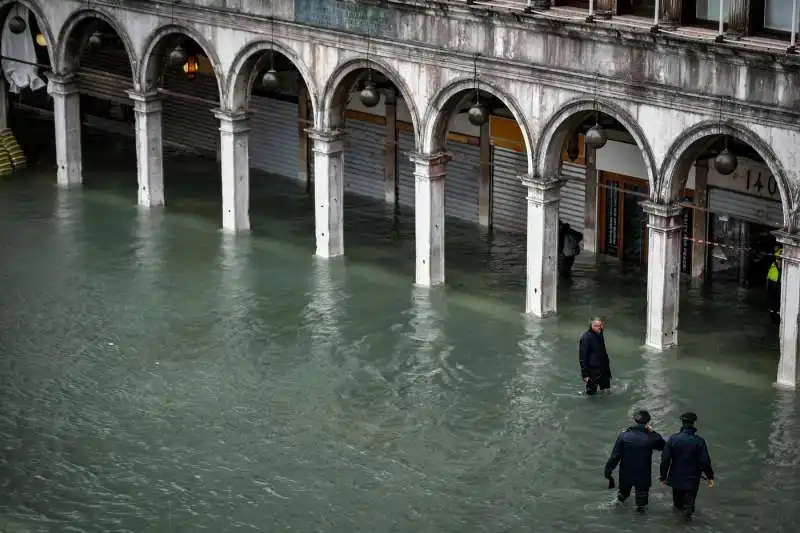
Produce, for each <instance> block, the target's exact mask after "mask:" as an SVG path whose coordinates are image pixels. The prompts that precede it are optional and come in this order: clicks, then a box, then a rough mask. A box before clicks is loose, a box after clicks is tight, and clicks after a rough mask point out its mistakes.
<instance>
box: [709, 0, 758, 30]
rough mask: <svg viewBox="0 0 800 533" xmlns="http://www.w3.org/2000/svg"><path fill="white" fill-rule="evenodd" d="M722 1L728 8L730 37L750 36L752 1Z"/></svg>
mask: <svg viewBox="0 0 800 533" xmlns="http://www.w3.org/2000/svg"><path fill="white" fill-rule="evenodd" d="M721 1H724V2H725V5H726V6H728V31H727V33H728V35H730V36H732V37H742V36H744V35H748V34H749V33H750V0H721ZM723 9H724V7H723ZM717 16H718V15H717Z"/></svg>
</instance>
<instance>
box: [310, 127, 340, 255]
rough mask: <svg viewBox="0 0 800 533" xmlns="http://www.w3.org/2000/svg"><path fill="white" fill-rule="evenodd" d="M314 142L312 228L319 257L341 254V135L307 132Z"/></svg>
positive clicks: (327, 131) (319, 131)
mask: <svg viewBox="0 0 800 533" xmlns="http://www.w3.org/2000/svg"><path fill="white" fill-rule="evenodd" d="M310 137H311V139H312V141H313V142H314V225H315V228H316V238H317V255H318V256H319V257H336V256H339V255H342V254H344V226H343V219H344V211H343V210H344V132H343V131H341V130H310Z"/></svg>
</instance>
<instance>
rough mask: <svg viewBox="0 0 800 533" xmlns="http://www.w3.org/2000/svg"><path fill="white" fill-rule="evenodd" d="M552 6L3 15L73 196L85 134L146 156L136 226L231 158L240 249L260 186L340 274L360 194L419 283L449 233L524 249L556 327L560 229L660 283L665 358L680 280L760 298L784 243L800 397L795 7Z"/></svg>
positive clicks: (141, 8)
mask: <svg viewBox="0 0 800 533" xmlns="http://www.w3.org/2000/svg"><path fill="white" fill-rule="evenodd" d="M796 1H797V0H795V2H796ZM555 3H556V4H557V5H550V2H545V1H539V0H536V1H534V2H516V1H515V0H507V1H503V2H501V1H499V0H498V1H497V2H476V1H466V2H462V1H449V2H439V3H435V4H431V3H428V2H418V1H413V0H409V1H388V2H386V1H383V2H348V1H339V0H249V1H244V2H234V3H231V2H227V3H226V2H209V1H208V0H183V1H181V2H170V1H160V0H153V1H136V0H93V1H92V2H91V3H88V4H87V2H85V1H83V0H62V1H60V2H48V1H45V0H18V1H11V0H0V13H2V14H3V21H4V22H3V31H4V32H8V31H12V29H11V26H12V25H16V27H15V28H13V31H14V32H15V33H16V30H19V28H20V26H19V22H18V21H15V20H14V19H15V17H19V18H22V19H23V20H24V21H25V25H26V28H25V29H24V30H23V31H22V32H21V34H22V35H29V36H28V38H29V39H33V40H34V41H35V42H37V43H39V50H38V51H37V57H39V58H41V59H37V60H36V61H35V63H37V68H40V69H41V70H42V71H43V75H44V76H45V77H46V78H47V79H48V89H47V91H48V93H49V95H50V97H51V98H52V101H51V104H50V112H52V116H53V118H54V124H55V135H56V149H57V163H58V183H59V184H60V185H63V186H72V185H77V184H79V183H81V181H82V148H83V147H82V146H81V137H80V135H79V134H76V132H79V131H80V128H81V125H82V123H83V122H86V121H90V120H94V121H95V122H96V125H98V126H100V127H105V128H109V129H115V130H118V131H120V132H121V133H127V134H129V135H131V136H132V137H135V140H136V147H137V160H138V180H139V193H138V202H139V203H140V204H141V205H143V206H159V205H162V204H164V202H165V200H168V199H165V198H164V186H163V183H164V170H163V149H164V148H163V147H164V146H165V145H176V146H180V147H182V148H186V149H192V150H199V151H207V152H216V153H217V156H218V159H219V162H220V165H221V177H222V196H223V209H222V217H221V218H222V226H223V228H224V229H226V230H229V231H233V232H239V231H246V230H248V229H249V181H250V169H251V168H258V169H262V170H265V171H267V172H270V173H273V174H279V175H284V176H291V177H292V178H295V179H298V180H301V181H304V182H307V183H308V184H309V187H313V194H314V198H315V213H314V216H315V226H316V252H317V255H319V256H322V257H333V256H337V255H341V254H343V253H345V243H344V238H343V224H342V217H343V210H342V205H343V201H344V195H345V193H353V194H358V195H361V196H366V197H371V198H375V199H379V200H381V201H385V202H386V203H387V204H391V205H397V206H400V207H403V208H408V209H412V210H413V213H414V219H415V236H416V238H415V249H416V280H415V281H416V283H417V284H420V285H435V284H440V283H443V282H444V275H445V268H444V265H445V256H444V238H445V222H446V219H447V218H448V217H449V218H451V219H453V218H454V219H461V220H464V221H467V222H471V223H474V224H478V225H481V226H484V227H486V228H490V229H492V230H494V231H511V232H519V233H525V234H526V235H527V237H526V239H527V288H526V311H527V312H530V313H532V314H534V315H537V316H542V317H543V316H548V315H551V314H554V313H555V312H556V310H557V304H556V302H557V297H556V296H557V287H558V275H557V257H558V250H557V247H558V245H557V243H558V227H559V218H560V219H562V220H564V221H566V222H568V223H569V224H570V225H571V226H573V227H575V228H576V229H578V230H580V231H582V232H583V233H584V238H585V248H586V249H587V250H589V251H593V252H597V253H598V254H604V255H608V256H611V257H615V258H619V259H623V260H626V261H633V262H637V263H639V264H642V265H646V270H647V310H646V316H647V328H646V333H645V338H646V344H647V345H648V346H651V347H653V348H657V349H662V348H666V347H669V346H673V345H675V344H677V342H678V318H679V305H678V302H679V293H680V284H679V282H680V278H681V276H685V275H688V276H692V277H695V278H699V279H709V278H711V277H725V276H728V277H732V278H735V279H736V280H738V281H739V282H744V281H745V280H746V279H747V278H753V279H757V280H758V276H755V277H754V276H753V275H752V274H751V271H752V269H749V267H748V268H745V267H746V266H747V265H751V264H752V263H753V261H752V260H751V259H750V258H749V255H748V254H750V255H752V253H753V250H759V249H762V251H766V252H765V255H766V256H769V255H770V254H771V251H772V247H773V245H775V244H776V243H778V244H780V245H782V246H783V249H784V252H783V258H782V263H783V278H782V298H781V314H782V324H781V329H780V346H781V358H780V364H779V370H778V383H779V384H781V385H785V386H790V387H794V386H796V383H797V381H798V356H800V350H798V341H799V340H800V339H798V335H799V334H800V331H798V325H797V324H799V323H800V235H798V215H797V212H798V206H800V176H798V172H797V170H796V169H797V166H798V163H800V153H798V149H797V148H798V146H800V144H799V143H798V141H800V131H798V126H797V124H798V115H799V114H800V112H799V111H798V105H797V101H798V96H799V95H800V93H798V91H797V90H796V87H797V82H798V78H799V77H800V70H798V65H800V59H798V57H797V55H795V53H794V52H795V50H794V46H793V43H794V32H793V31H792V28H791V23H789V24H788V25H787V21H791V20H796V17H794V18H793V15H792V13H793V8H796V7H797V6H795V5H793V3H792V1H783V0H781V1H774V0H734V1H732V2H729V3H728V2H725V0H714V1H711V0H709V1H707V2H700V1H699V0H698V1H697V2H689V1H688V0H666V1H665V2H663V3H661V4H660V7H659V12H658V13H656V12H655V9H656V4H657V3H655V4H654V3H648V2H642V3H637V2H628V3H627V4H626V3H624V2H616V3H614V2H609V1H607V0H593V1H591V2H584V1H583V0H568V1H566V2H563V3H559V2H558V1H556V2H555ZM634 4H636V5H634ZM640 4H641V5H640ZM701 4H702V5H701ZM787 10H788V11H787ZM795 11H796V10H795ZM715 13H716V15H715ZM720 15H721V17H720ZM26 32H27V33H26ZM34 34H35V35H34ZM39 34H41V35H39ZM4 42H5V41H4ZM3 54H4V57H7V56H8V54H7V52H6V51H5V46H4V52H3ZM2 94H3V95H4V97H5V98H6V102H5V105H4V106H2V107H3V109H6V108H7V106H8V99H9V98H12V99H13V96H11V97H10V96H9V95H8V94H9V93H8V91H7V90H4V91H3V92H2ZM82 106H83V107H84V109H82ZM88 108H91V109H101V111H91V112H90V110H89V109H88ZM4 117H5V114H4V115H3V120H5V118H4ZM3 126H5V125H3ZM759 247H761V248H759ZM758 282H759V283H760V282H763V279H761V280H759V281H758Z"/></svg>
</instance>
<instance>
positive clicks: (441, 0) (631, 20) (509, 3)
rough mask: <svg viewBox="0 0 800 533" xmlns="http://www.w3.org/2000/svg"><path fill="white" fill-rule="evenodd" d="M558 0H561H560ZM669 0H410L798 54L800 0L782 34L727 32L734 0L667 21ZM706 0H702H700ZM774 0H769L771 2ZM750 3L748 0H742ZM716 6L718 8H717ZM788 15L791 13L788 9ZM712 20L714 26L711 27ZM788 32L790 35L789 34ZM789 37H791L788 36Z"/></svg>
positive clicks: (793, 3)
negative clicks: (610, 8) (647, 13)
mask: <svg viewBox="0 0 800 533" xmlns="http://www.w3.org/2000/svg"><path fill="white" fill-rule="evenodd" d="M389 1H391V2H398V3H406V2H405V1H404V0H389ZM556 1H558V0H556ZM665 1H666V0H655V5H654V8H653V15H652V17H643V16H636V15H614V16H613V17H610V16H608V12H601V13H598V10H597V0H589V2H588V8H580V7H573V6H558V5H556V6H551V5H549V4H550V3H551V1H550V0H409V1H408V3H412V4H419V5H428V6H430V5H432V4H434V5H439V6H446V5H451V6H459V7H467V8H469V9H476V10H486V11H491V12H496V13H508V14H510V15H514V14H516V15H519V16H520V17H519V19H520V20H523V19H522V16H533V17H538V18H543V19H550V20H561V21H568V22H575V23H582V22H585V23H590V24H595V25H597V26H605V27H611V28H617V29H629V30H644V31H650V32H652V33H663V34H667V35H676V36H680V37H684V38H690V39H695V40H701V41H707V42H714V41H715V42H728V43H730V44H734V45H736V46H738V47H743V48H749V49H760V50H764V51H770V52H773V53H774V52H776V51H783V52H786V53H789V54H795V53H797V52H798V50H797V29H798V17H800V0H792V13H791V30H790V31H789V32H786V33H785V34H783V38H781V37H782V36H776V35H775V34H772V35H769V34H765V35H753V36H742V35H738V34H737V35H729V34H728V32H727V20H726V16H727V12H726V10H728V9H730V2H731V0H718V2H719V4H718V6H716V5H714V6H712V5H711V2H709V4H708V6H707V7H708V8H712V9H707V11H712V10H713V11H716V12H714V13H711V12H709V13H707V15H706V18H713V20H712V21H708V20H705V21H704V22H705V23H706V24H703V25H679V24H665V23H664V22H665V20H664V2H665ZM698 1H702V0H698ZM769 1H770V0H766V2H769ZM742 4H746V3H742ZM714 8H716V9H714ZM786 15H787V17H786V18H788V13H786ZM708 22H712V23H713V25H714V26H716V27H715V28H714V29H712V28H711V25H712V24H708ZM787 34H788V35H787ZM787 37H788V38H787Z"/></svg>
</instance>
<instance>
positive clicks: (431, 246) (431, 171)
mask: <svg viewBox="0 0 800 533" xmlns="http://www.w3.org/2000/svg"><path fill="white" fill-rule="evenodd" d="M449 159H450V156H449V155H448V154H445V153H437V154H414V155H412V156H411V162H412V163H414V220H415V223H416V227H415V237H416V239H415V241H416V255H417V265H416V283H417V285H422V286H424V287H429V286H432V285H439V284H442V283H444V181H445V176H446V175H447V161H448V160H449Z"/></svg>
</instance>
